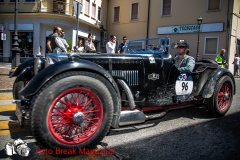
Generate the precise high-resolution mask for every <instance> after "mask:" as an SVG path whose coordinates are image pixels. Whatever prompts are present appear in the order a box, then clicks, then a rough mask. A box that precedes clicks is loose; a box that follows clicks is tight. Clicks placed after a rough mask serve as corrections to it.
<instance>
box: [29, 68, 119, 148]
mask: <svg viewBox="0 0 240 160" xmlns="http://www.w3.org/2000/svg"><path fill="white" fill-rule="evenodd" d="M114 94H116V93H114V88H113V86H112V85H111V83H110V82H109V81H108V80H106V79H105V78H103V77H102V76H100V75H98V74H95V73H90V72H83V71H69V72H66V73H62V74H60V75H58V76H56V77H54V78H53V79H52V80H51V81H49V82H48V83H47V84H45V85H44V86H43V87H42V88H41V90H40V91H39V92H38V93H37V94H36V95H35V96H34V98H33V101H32V104H31V108H32V112H31V117H30V118H31V121H30V122H31V130H32V133H33V136H34V137H35V139H36V141H37V142H38V144H39V145H40V146H41V147H43V148H52V149H55V148H56V147H59V148H66V149H72V148H83V147H86V148H92V147H95V146H96V145H97V144H98V143H99V142H100V141H101V140H102V139H103V138H104V136H105V135H106V134H107V133H108V131H109V129H110V126H111V123H112V119H113V98H112V97H116V96H114Z"/></svg>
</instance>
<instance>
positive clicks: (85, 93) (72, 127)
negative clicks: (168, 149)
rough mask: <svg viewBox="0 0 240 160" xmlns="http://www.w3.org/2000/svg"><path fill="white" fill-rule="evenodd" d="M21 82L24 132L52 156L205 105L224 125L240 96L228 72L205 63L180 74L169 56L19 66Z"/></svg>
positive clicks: (52, 60)
mask: <svg viewBox="0 0 240 160" xmlns="http://www.w3.org/2000/svg"><path fill="white" fill-rule="evenodd" d="M15 76H16V77H17V78H16V81H15V83H14V86H13V95H14V98H15V100H14V101H15V102H16V103H17V110H16V115H17V117H18V119H19V121H20V124H21V125H22V126H23V125H24V124H25V122H26V121H28V122H30V126H31V130H32V134H33V136H34V137H35V139H36V141H37V142H38V143H39V144H40V145H41V146H42V147H49V148H56V147H60V148H82V147H94V146H95V145H96V144H98V143H99V142H100V141H101V140H102V139H103V138H104V136H105V135H106V134H107V133H108V132H109V130H110V128H111V127H112V128H119V127H120V126H124V125H131V124H137V123H144V122H145V121H146V120H150V119H155V118H160V117H163V116H164V115H165V114H166V113H167V112H168V111H169V110H171V109H178V108H183V107H189V106H196V105H201V106H206V110H207V111H209V112H210V113H212V114H213V116H215V117H221V116H224V115H225V114H226V113H227V111H228V110H229V108H230V106H231V103H232V99H233V95H234V94H235V80H234V77H233V75H232V74H231V72H230V71H229V70H228V69H224V68H219V66H218V64H217V63H216V62H215V61H213V60H200V61H197V62H196V65H195V69H194V71H193V72H192V73H180V72H179V71H178V70H177V68H176V67H175V66H174V62H173V58H172V56H171V55H170V54H169V53H168V52H167V50H164V52H162V53H159V54H96V53H93V54H91V53H87V54H49V55H48V56H47V57H46V58H41V57H37V58H32V59H29V60H27V61H25V62H24V63H22V64H20V65H19V66H18V67H17V68H16V69H15V71H14V72H13V74H12V75H11V77H15ZM22 88H23V89H22ZM21 89H22V90H21ZM19 90H21V91H20V92H19Z"/></svg>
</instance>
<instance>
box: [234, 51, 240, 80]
mask: <svg viewBox="0 0 240 160" xmlns="http://www.w3.org/2000/svg"><path fill="white" fill-rule="evenodd" d="M239 64H240V58H239V56H238V54H237V53H236V54H235V57H234V61H233V65H234V76H239V68H240V65H239Z"/></svg>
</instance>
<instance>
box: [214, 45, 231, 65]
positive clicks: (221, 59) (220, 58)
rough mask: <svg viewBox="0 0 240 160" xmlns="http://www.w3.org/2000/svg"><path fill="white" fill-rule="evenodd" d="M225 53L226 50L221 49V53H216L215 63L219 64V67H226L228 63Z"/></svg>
mask: <svg viewBox="0 0 240 160" xmlns="http://www.w3.org/2000/svg"><path fill="white" fill-rule="evenodd" d="M225 53H226V50H225V49H222V50H221V53H220V54H218V55H217V56H216V58H215V61H217V63H218V64H219V65H220V66H221V68H225V67H228V64H227V61H226V58H225Z"/></svg>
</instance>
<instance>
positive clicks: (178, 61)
mask: <svg viewBox="0 0 240 160" xmlns="http://www.w3.org/2000/svg"><path fill="white" fill-rule="evenodd" d="M176 48H177V53H178V56H177V57H175V58H174V61H175V66H176V68H177V69H178V70H179V71H180V72H188V73H192V71H193V69H194V67H195V59H194V58H193V57H192V56H189V52H190V50H189V45H188V43H187V42H186V41H185V40H180V41H179V42H178V43H177V45H176Z"/></svg>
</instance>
